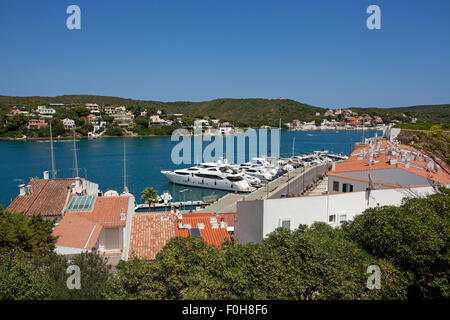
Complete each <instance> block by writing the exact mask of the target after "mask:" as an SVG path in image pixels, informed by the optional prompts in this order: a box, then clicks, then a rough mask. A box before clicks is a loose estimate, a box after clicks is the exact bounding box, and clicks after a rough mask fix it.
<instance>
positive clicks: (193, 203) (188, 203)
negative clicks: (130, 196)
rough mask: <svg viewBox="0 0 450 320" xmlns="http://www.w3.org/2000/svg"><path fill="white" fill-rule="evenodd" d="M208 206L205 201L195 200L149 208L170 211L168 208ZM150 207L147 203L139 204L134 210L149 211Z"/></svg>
mask: <svg viewBox="0 0 450 320" xmlns="http://www.w3.org/2000/svg"><path fill="white" fill-rule="evenodd" d="M206 205H208V202H205V201H201V200H195V201H177V202H169V203H160V202H157V203H153V204H152V206H151V208H155V209H162V208H168V209H170V207H174V208H178V209H181V208H185V207H204V206H206ZM149 208H150V206H149V204H148V203H141V204H138V205H136V207H135V208H134V210H136V211H137V210H142V209H149Z"/></svg>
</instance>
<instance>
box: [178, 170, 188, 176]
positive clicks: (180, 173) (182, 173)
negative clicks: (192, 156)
mask: <svg viewBox="0 0 450 320" xmlns="http://www.w3.org/2000/svg"><path fill="white" fill-rule="evenodd" d="M175 173H176V174H179V175H182V176H188V175H189V173H187V172H177V171H175Z"/></svg>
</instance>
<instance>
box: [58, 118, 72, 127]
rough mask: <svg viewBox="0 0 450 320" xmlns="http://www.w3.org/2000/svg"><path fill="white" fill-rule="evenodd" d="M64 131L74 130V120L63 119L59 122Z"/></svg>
mask: <svg viewBox="0 0 450 320" xmlns="http://www.w3.org/2000/svg"><path fill="white" fill-rule="evenodd" d="M61 122H62V123H63V125H64V128H65V129H74V128H75V120H72V119H69V118H65V119H63V120H61Z"/></svg>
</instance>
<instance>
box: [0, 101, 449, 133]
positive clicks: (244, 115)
mask: <svg viewBox="0 0 450 320" xmlns="http://www.w3.org/2000/svg"><path fill="white" fill-rule="evenodd" d="M50 103H65V104H80V105H84V104H86V103H97V104H99V105H117V106H125V107H127V108H128V109H131V110H132V111H133V112H134V113H135V115H136V116H138V111H140V110H144V109H146V108H151V109H153V110H164V111H165V112H166V113H167V114H173V113H182V114H185V115H188V117H195V116H198V115H202V116H209V117H212V118H219V119H228V120H230V122H233V123H234V124H235V125H236V126H240V127H249V126H250V127H256V126H261V125H270V126H276V127H277V126H278V124H279V119H280V118H281V119H282V121H283V122H290V121H292V120H295V119H298V120H300V121H313V120H315V119H316V118H317V116H316V112H319V113H320V114H321V116H322V115H323V114H324V113H325V111H326V110H327V109H324V108H320V107H315V106H311V105H307V104H303V103H300V102H297V101H294V100H289V99H215V100H211V101H203V102H188V101H176V102H161V101H151V100H149V101H145V100H134V99H125V98H119V97H108V96H95V95H64V96H56V97H9V96H0V116H1V113H3V114H4V113H5V111H6V110H7V109H8V106H9V105H18V104H19V105H26V106H28V107H30V108H31V107H32V106H33V107H35V106H37V105H48V104H50ZM351 109H352V110H353V111H356V112H358V114H360V115H361V114H369V115H371V116H375V115H378V116H380V117H381V118H382V119H383V120H384V122H385V123H386V122H391V121H392V120H400V121H404V122H410V120H411V119H412V118H413V117H416V118H417V119H419V120H423V121H425V122H430V123H442V124H445V123H450V105H430V106H413V107H402V108H351ZM6 112H7V111H6ZM404 115H405V116H406V117H405V116H404ZM183 123H184V122H183ZM188 125H189V124H188ZM140 130H144V131H145V129H142V128H140Z"/></svg>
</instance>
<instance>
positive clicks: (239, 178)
mask: <svg viewBox="0 0 450 320" xmlns="http://www.w3.org/2000/svg"><path fill="white" fill-rule="evenodd" d="M227 179H228V180H230V181H233V182H234V181H242V180H243V178H242V177H239V176H237V177H227Z"/></svg>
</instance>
